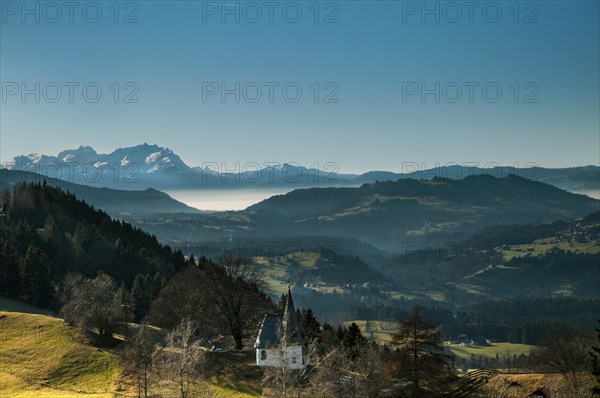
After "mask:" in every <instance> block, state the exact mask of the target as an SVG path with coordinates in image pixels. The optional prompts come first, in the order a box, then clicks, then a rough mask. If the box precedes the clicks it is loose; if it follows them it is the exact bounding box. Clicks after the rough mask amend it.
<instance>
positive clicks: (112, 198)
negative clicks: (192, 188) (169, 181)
mask: <svg viewBox="0 0 600 398" xmlns="http://www.w3.org/2000/svg"><path fill="white" fill-rule="evenodd" d="M44 182H45V183H46V184H48V185H50V186H54V187H59V188H60V189H62V190H63V191H65V192H70V193H72V194H74V195H75V196H76V197H77V198H78V199H82V200H84V201H85V202H86V203H87V204H89V205H92V206H94V207H95V208H96V209H101V210H104V211H106V212H107V213H108V214H110V215H111V216H113V217H123V216H129V215H134V214H137V215H140V214H150V213H152V214H156V213H201V212H200V211H199V210H197V209H194V208H193V207H189V206H187V205H185V204H183V203H181V202H178V201H177V200H175V199H173V198H171V197H170V196H169V195H167V194H166V193H164V192H160V191H157V190H155V189H152V188H148V189H146V190H143V191H122V190H117V189H109V188H95V187H90V186H86V185H80V184H74V183H71V182H68V181H63V180H59V179H56V178H49V177H44V176H41V175H39V174H36V173H32V172H28V171H19V172H15V171H14V170H7V169H0V189H1V188H4V187H9V188H10V187H12V186H13V185H15V184H18V183H40V184H41V183H44Z"/></svg>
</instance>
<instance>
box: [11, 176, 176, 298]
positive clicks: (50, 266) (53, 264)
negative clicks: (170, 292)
mask: <svg viewBox="0 0 600 398" xmlns="http://www.w3.org/2000/svg"><path fill="white" fill-rule="evenodd" d="M0 206H1V208H2V213H1V217H0V251H1V255H0V294H3V295H8V296H13V297H18V298H21V299H23V300H25V301H28V302H31V303H32V304H37V305H41V306H45V307H48V306H50V305H51V303H50V302H49V300H50V298H51V296H52V294H53V290H52V285H53V284H56V283H58V282H59V281H60V280H61V279H62V277H63V276H64V275H65V274H67V273H69V272H77V273H80V274H82V275H84V276H90V277H91V276H94V275H96V274H97V273H98V272H99V271H102V272H104V273H106V274H108V275H110V276H111V277H113V278H114V279H115V280H116V281H117V282H118V283H122V284H124V285H125V286H126V287H128V288H129V287H131V286H132V285H133V282H134V279H135V278H136V275H138V274H141V275H152V276H154V275H155V274H157V273H158V274H160V275H162V276H164V277H165V278H170V277H171V276H172V275H174V274H175V273H176V272H177V271H178V270H179V269H180V268H181V267H182V266H183V265H184V263H185V259H184V257H183V255H182V254H181V252H179V251H177V252H174V251H173V250H172V249H171V248H169V247H168V246H164V245H162V244H160V243H159V242H158V241H157V239H156V237H154V236H151V235H149V234H147V233H145V232H143V231H141V230H140V229H137V228H134V227H132V226H131V225H130V224H128V223H126V222H122V221H118V220H114V219H111V218H110V217H109V216H108V215H107V214H106V213H105V212H103V211H100V210H96V209H94V208H93V207H91V206H89V205H88V204H86V203H85V202H84V201H81V200H78V199H77V198H76V197H75V196H74V195H73V194H69V193H65V192H63V191H62V190H60V189H59V188H55V187H51V186H49V185H46V184H32V183H31V184H18V185H16V186H14V188H13V189H12V190H9V189H4V190H3V191H2V195H1V202H0Z"/></svg>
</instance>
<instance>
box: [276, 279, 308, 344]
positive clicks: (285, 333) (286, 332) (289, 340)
mask: <svg viewBox="0 0 600 398" xmlns="http://www.w3.org/2000/svg"><path fill="white" fill-rule="evenodd" d="M281 326H282V333H281V334H282V337H283V339H284V340H285V342H286V344H287V345H290V344H291V345H302V344H303V343H304V342H303V341H302V334H301V333H300V324H299V323H298V314H296V307H294V299H293V298H292V290H291V288H290V287H289V286H288V295H287V300H286V302H285V311H284V313H283V322H282V325H281Z"/></svg>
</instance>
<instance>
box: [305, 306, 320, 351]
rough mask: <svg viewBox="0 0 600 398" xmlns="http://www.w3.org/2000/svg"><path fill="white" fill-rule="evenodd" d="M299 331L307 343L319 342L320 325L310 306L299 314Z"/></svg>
mask: <svg viewBox="0 0 600 398" xmlns="http://www.w3.org/2000/svg"><path fill="white" fill-rule="evenodd" d="M300 332H301V333H302V337H303V338H304V341H305V342H306V343H307V344H312V343H316V344H320V342H321V325H320V324H319V322H318V321H317V318H316V317H315V314H314V313H313V311H312V310H311V309H310V308H308V309H305V310H303V311H302V313H301V315H300Z"/></svg>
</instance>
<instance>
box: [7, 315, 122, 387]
mask: <svg viewBox="0 0 600 398" xmlns="http://www.w3.org/2000/svg"><path fill="white" fill-rule="evenodd" d="M120 373H121V371H120V367H119V361H118V357H117V355H116V354H115V353H112V352H109V351H105V350H102V349H97V348H95V347H91V346H88V345H86V344H84V343H83V342H82V341H81V339H80V337H79V335H78V334H77V332H76V331H75V330H74V329H73V328H71V327H69V326H68V325H66V323H65V322H64V321H63V320H62V319H59V318H52V317H49V316H46V315H37V314H25V313H20V312H4V311H2V312H0V396H1V397H45V396H47V397H72V396H80V394H81V393H83V392H85V393H86V396H92V397H111V396H114V394H113V393H115V392H117V390H118V389H119V385H118V384H119V383H118V381H119V378H120Z"/></svg>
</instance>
